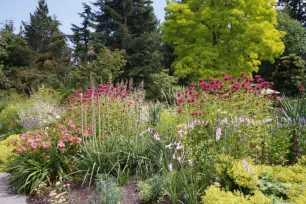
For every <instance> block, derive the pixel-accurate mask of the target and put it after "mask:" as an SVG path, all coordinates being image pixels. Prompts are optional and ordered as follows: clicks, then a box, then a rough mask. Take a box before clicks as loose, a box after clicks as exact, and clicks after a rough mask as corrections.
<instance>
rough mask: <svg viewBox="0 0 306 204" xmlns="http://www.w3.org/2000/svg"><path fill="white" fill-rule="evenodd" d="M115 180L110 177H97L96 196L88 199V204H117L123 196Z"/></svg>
mask: <svg viewBox="0 0 306 204" xmlns="http://www.w3.org/2000/svg"><path fill="white" fill-rule="evenodd" d="M123 192H124V191H123V189H122V188H121V187H119V185H118V183H117V181H116V179H115V178H114V177H111V176H106V175H98V176H97V180H96V195H95V196H91V197H90V198H89V203H90V204H117V203H119V201H120V200H121V197H122V195H123Z"/></svg>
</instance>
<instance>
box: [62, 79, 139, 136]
mask: <svg viewBox="0 0 306 204" xmlns="http://www.w3.org/2000/svg"><path fill="white" fill-rule="evenodd" d="M144 97H145V91H144V89H143V83H142V84H141V85H140V87H139V88H134V87H133V82H132V81H130V82H129V83H127V82H126V83H124V82H121V83H119V82H118V83H116V84H113V83H112V82H108V83H107V84H106V85H104V84H101V85H100V86H99V87H98V88H95V87H92V88H89V89H87V90H86V91H85V92H84V93H83V92H82V90H81V89H79V90H77V91H75V92H74V93H73V94H72V95H70V96H69V97H68V98H67V101H66V104H67V105H68V110H69V113H68V117H70V118H71V119H72V120H76V121H77V122H80V123H81V125H84V124H85V123H86V124H87V123H91V124H92V126H93V134H94V135H96V136H97V137H98V138H100V139H102V137H103V139H106V137H108V136H110V135H116V134H123V135H126V136H131V135H135V134H139V131H140V130H141V129H142V128H143V126H142V125H143V123H142V121H143V120H144V119H145V115H144V110H145V107H144Z"/></svg>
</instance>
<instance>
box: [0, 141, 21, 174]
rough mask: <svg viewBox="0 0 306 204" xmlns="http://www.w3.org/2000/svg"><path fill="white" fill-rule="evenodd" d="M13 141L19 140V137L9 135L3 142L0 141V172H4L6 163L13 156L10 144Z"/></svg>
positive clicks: (12, 147)
mask: <svg viewBox="0 0 306 204" xmlns="http://www.w3.org/2000/svg"><path fill="white" fill-rule="evenodd" d="M15 140H19V135H11V136H9V137H8V138H6V139H5V140H2V141H0V149H1V153H0V172H1V171H5V169H6V165H7V162H8V160H9V158H11V157H12V155H13V152H12V151H13V149H14V146H12V145H11V142H12V141H15Z"/></svg>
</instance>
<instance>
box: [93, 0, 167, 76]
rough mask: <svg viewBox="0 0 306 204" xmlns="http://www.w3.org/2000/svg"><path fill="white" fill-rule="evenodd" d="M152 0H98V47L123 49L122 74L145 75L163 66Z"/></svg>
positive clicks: (159, 69) (155, 71) (157, 70)
mask: <svg viewBox="0 0 306 204" xmlns="http://www.w3.org/2000/svg"><path fill="white" fill-rule="evenodd" d="M151 4H152V1H151V0H98V1H97V2H96V3H95V5H96V6H97V7H98V8H99V12H98V14H97V28H96V36H97V39H98V43H97V44H96V47H97V49H99V48H101V47H103V46H106V47H108V48H109V49H111V50H113V49H124V50H126V55H127V65H126V67H125V72H124V76H125V77H134V78H135V79H136V80H137V79H148V78H149V76H150V75H151V74H153V73H158V72H160V71H161V70H162V66H161V59H162V57H161V38H160V33H159V29H158V21H157V19H156V16H155V15H154V12H153V7H152V5H151Z"/></svg>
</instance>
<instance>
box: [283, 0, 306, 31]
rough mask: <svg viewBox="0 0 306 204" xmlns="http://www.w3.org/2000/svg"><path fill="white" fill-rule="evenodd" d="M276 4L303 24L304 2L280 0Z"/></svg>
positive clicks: (305, 15) (304, 15)
mask: <svg viewBox="0 0 306 204" xmlns="http://www.w3.org/2000/svg"><path fill="white" fill-rule="evenodd" d="M278 4H279V5H280V6H281V8H282V10H283V11H285V12H287V13H288V14H289V15H290V16H291V17H292V18H293V19H295V20H298V21H299V22H301V23H302V25H303V26H305V21H306V19H305V17H306V14H305V4H304V2H303V1H300V0H297V1H296V0H280V1H278Z"/></svg>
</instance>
